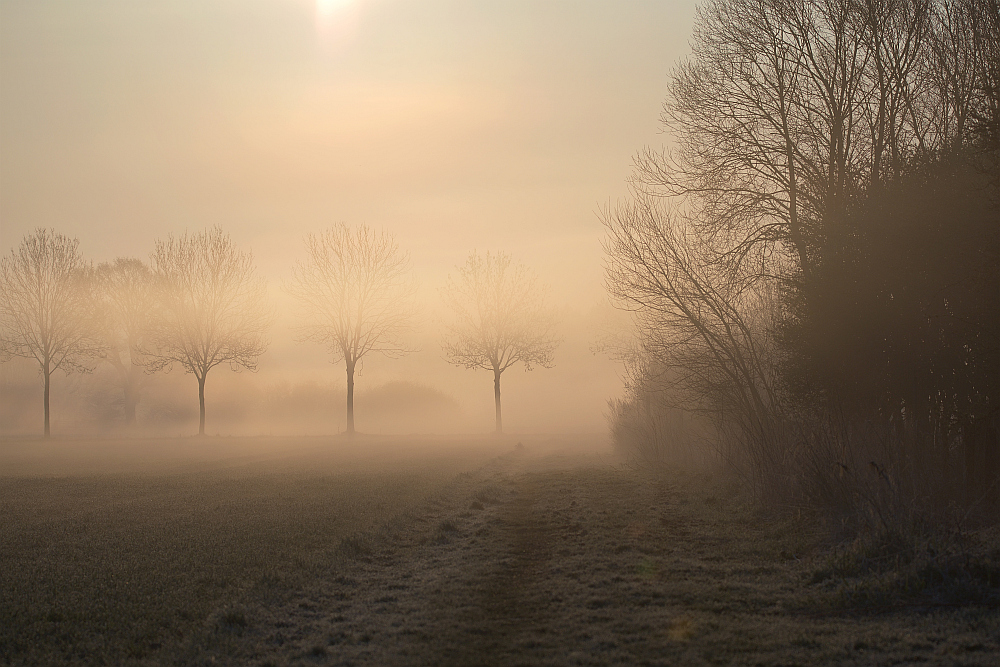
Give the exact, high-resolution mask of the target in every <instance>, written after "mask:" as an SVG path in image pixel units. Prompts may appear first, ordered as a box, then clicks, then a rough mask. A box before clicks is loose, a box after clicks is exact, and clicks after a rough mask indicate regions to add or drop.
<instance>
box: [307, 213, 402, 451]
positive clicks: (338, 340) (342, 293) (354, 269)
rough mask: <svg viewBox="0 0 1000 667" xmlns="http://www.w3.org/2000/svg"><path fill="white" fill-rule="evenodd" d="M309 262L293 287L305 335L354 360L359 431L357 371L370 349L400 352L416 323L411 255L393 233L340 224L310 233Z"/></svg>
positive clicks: (350, 376)
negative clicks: (303, 315) (302, 313)
mask: <svg viewBox="0 0 1000 667" xmlns="http://www.w3.org/2000/svg"><path fill="white" fill-rule="evenodd" d="M306 252H307V253H308V256H307V258H306V260H305V261H303V262H299V263H298V264H297V265H296V266H295V268H294V270H293V273H292V279H291V281H290V282H289V284H288V286H287V290H288V292H289V293H290V294H291V295H292V296H293V297H295V298H296V299H297V300H298V301H299V303H300V304H301V305H302V307H303V310H304V311H305V313H306V320H307V321H306V324H304V325H303V326H302V327H300V329H299V330H300V333H301V340H308V341H313V342H316V343H321V344H323V345H325V346H327V349H328V350H329V351H330V354H331V355H333V361H334V363H337V362H340V361H343V362H345V364H346V366H347V432H348V433H354V372H355V370H356V369H357V366H358V363H360V362H361V361H362V360H363V359H364V358H365V356H367V355H368V354H369V353H370V352H379V353H381V354H383V355H385V356H387V357H398V356H400V355H403V354H405V353H406V352H407V351H408V350H407V349H406V348H405V347H404V346H403V344H402V343H401V342H400V336H401V335H402V334H403V333H404V332H405V331H406V329H407V328H408V326H409V321H410V318H411V317H412V309H411V308H410V306H409V302H410V296H411V295H412V291H413V286H412V282H411V280H410V274H409V257H408V256H407V255H406V254H404V253H401V252H400V251H399V246H398V245H397V244H396V241H395V240H394V239H393V238H392V236H391V235H390V234H388V233H386V232H375V231H373V230H372V229H369V228H368V227H367V226H366V225H361V226H360V227H358V228H357V229H356V230H351V229H350V228H349V227H347V225H345V224H343V223H340V224H337V225H335V226H333V227H331V228H330V229H327V230H326V231H324V232H322V233H320V234H309V235H308V236H307V237H306Z"/></svg>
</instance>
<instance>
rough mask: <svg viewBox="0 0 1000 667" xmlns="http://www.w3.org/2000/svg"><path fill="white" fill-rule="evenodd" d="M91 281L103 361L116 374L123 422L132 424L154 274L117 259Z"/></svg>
mask: <svg viewBox="0 0 1000 667" xmlns="http://www.w3.org/2000/svg"><path fill="white" fill-rule="evenodd" d="M94 279H95V298H96V300H97V303H98V309H97V310H98V335H99V336H100V338H101V339H103V342H104V354H103V355H102V358H103V359H104V360H105V361H107V362H108V363H109V364H111V365H112V366H113V367H114V369H115V371H116V372H117V374H118V382H119V385H120V386H121V390H122V398H123V400H124V404H123V405H124V412H125V422H126V423H128V424H134V423H135V409H136V405H137V404H138V402H139V398H140V392H141V390H142V385H143V380H144V378H145V373H144V372H143V359H142V354H141V352H140V350H141V349H142V348H143V347H147V345H146V344H145V340H144V339H145V338H146V337H147V336H148V335H149V329H150V326H151V324H152V318H151V305H152V304H153V303H154V301H155V290H154V283H153V273H152V272H151V271H150V270H149V267H148V266H147V265H146V264H145V262H143V261H142V260H139V259H131V258H124V257H120V258H118V259H116V260H115V261H114V262H112V263H103V264H100V265H98V267H97V269H96V271H95V275H94Z"/></svg>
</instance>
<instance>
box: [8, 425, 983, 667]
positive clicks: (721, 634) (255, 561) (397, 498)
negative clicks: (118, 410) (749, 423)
mask: <svg viewBox="0 0 1000 667" xmlns="http://www.w3.org/2000/svg"><path fill="white" fill-rule="evenodd" d="M524 442H525V446H524V447H523V448H516V447H515V444H516V441H514V440H497V439H492V438H487V439H479V440H469V439H464V440H463V439H452V440H437V441H432V440H417V439H409V440H402V439H401V440H393V439H389V438H385V439H375V438H368V439H364V438H362V439H359V440H355V441H345V440H340V439H313V440H301V439H300V440H294V441H291V440H268V439H261V440H242V439H232V440H230V439H204V440H197V439H193V440H180V441H166V442H153V441H141V442H128V441H122V442H112V443H86V442H78V441H61V442H58V441H57V442H54V443H41V442H39V441H16V442H8V443H4V445H3V447H4V450H3V453H2V454H0V464H2V465H3V467H2V468H0V469H2V470H3V471H4V474H3V476H2V477H0V503H2V506H3V513H2V516H0V530H2V535H3V542H2V549H0V591H2V592H0V595H2V598H0V662H2V663H4V664H14V665H28V664H76V663H79V664H128V665H257V666H260V667H264V666H270V667H282V666H285V665H327V664H329V665H563V664H579V665H608V664H627V665H631V664H649V665H667V664H747V665H757V664H761V665H792V664H801V665H809V664H851V665H882V664H884V665H890V664H917V663H920V664H937V665H962V664H967V665H993V664H996V659H997V656H998V655H1000V613H998V610H997V607H996V606H995V604H993V603H991V602H990V600H994V601H995V598H991V597H990V595H992V594H993V593H998V592H1000V591H998V590H997V589H996V588H994V589H992V593H990V591H987V595H986V597H983V596H980V597H979V598H977V599H978V602H974V603H969V602H968V601H965V602H957V603H943V604H942V603H940V600H939V598H937V597H934V595H924V594H915V595H899V594H898V591H897V594H895V595H896V597H890V598H888V599H889V601H890V602H893V601H894V602H895V603H894V604H888V605H884V604H872V603H870V601H869V602H864V603H862V604H855V603H854V602H852V600H855V599H857V598H850V595H848V596H847V598H845V592H847V593H853V594H856V593H858V592H859V591H865V590H868V589H870V588H872V587H875V588H878V587H879V586H882V585H883V584H884V583H885V582H884V578H882V579H880V578H878V577H877V576H875V575H873V574H872V573H871V572H867V571H864V570H863V568H861V569H859V568H857V567H846V566H844V563H845V562H846V561H845V559H846V560H850V559H847V557H846V556H845V554H844V553H840V552H837V551H835V550H831V546H832V545H831V542H830V539H829V535H825V534H823V533H822V531H819V530H818V529H816V528H810V527H809V524H807V523H803V522H801V521H797V520H793V519H787V518H786V519H780V518H776V517H775V516H773V515H768V514H765V513H762V512H761V511H760V510H759V508H755V507H753V506H752V505H750V504H748V503H746V502H745V501H744V500H743V498H742V496H741V495H740V494H739V493H738V491H737V487H736V486H735V485H733V484H731V483H729V482H727V481H726V480H724V479H719V478H713V477H711V476H706V475H695V474H691V473H687V474H685V473H682V472H679V471H674V472H671V473H669V474H666V475H660V476H656V477H654V476H650V475H647V474H643V473H641V472H638V471H635V470H631V469H628V468H625V467H622V466H621V465H619V464H617V463H616V462H615V461H614V460H613V459H612V458H610V456H609V454H607V452H604V451H602V450H601V449H600V448H599V447H598V446H596V445H595V444H594V443H580V442H578V441H575V440H572V439H554V440H548V441H544V440H540V439H524ZM36 446H40V447H41V449H38V448H36ZM171 447H173V449H171ZM46 449H47V450H48V451H46ZM167 452H172V453H170V454H169V455H168V454H167ZM59 453H63V454H64V456H63V457H61V458H60V462H59V463H58V464H51V465H50V467H49V469H47V471H46V468H45V465H44V464H45V461H46V460H47V457H48V456H50V455H53V454H59ZM74 470H75V472H74ZM96 470H104V471H105V472H104V473H103V474H97V473H96V472H95V471H96ZM852 553H855V552H847V555H850V554H852ZM970 553H971V552H970ZM977 553H979V554H980V555H979V556H977V557H980V558H985V560H984V561H983V562H984V563H985V565H984V566H985V567H987V568H988V567H990V566H991V562H992V563H993V564H995V560H996V557H997V553H998V552H996V551H992V552H990V551H988V550H987V551H986V552H982V551H981V552H977ZM984 553H985V556H983V555H982V554H984ZM855 555H856V553H855ZM838 568H839V569H838ZM986 581H987V585H989V581H992V580H990V579H988V578H987V580H986ZM848 598H850V599H848Z"/></svg>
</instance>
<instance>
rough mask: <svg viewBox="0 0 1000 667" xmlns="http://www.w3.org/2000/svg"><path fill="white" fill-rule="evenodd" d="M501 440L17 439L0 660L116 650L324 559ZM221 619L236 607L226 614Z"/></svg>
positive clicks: (177, 629)
mask: <svg viewBox="0 0 1000 667" xmlns="http://www.w3.org/2000/svg"><path fill="white" fill-rule="evenodd" d="M510 446H511V445H510V443H506V442H496V441H493V440H485V441H483V440H480V441H474V442H471V443H470V442H463V441H461V440H451V441H437V442H428V441H422V440H418V439H410V440H387V439H378V438H361V439H358V440H354V441H347V440H343V439H336V438H334V439H319V438H315V439H297V440H289V439H245V438H243V439H229V438H219V439H216V438H207V439H183V440H167V441H161V440H137V441H129V440H119V441H107V442H99V441H78V440H53V441H50V442H43V441H38V440H14V441H8V442H4V443H2V445H0V447H2V452H0V508H2V512H0V663H4V664H7V663H11V664H46V663H60V662H76V661H79V662H84V663H88V664H121V663H123V662H126V661H129V660H141V659H144V658H147V657H149V656H152V655H155V654H156V653H157V652H158V651H161V649H163V647H165V646H168V645H176V644H177V643H179V642H183V640H184V639H185V638H186V637H188V636H189V635H190V634H191V633H192V631H194V630H195V629H197V628H200V627H202V626H203V625H204V624H205V623H206V622H209V620H210V618H211V617H212V615H213V614H216V615H217V614H223V616H225V614H227V613H229V612H228V611H227V610H228V607H229V606H230V605H232V604H235V601H237V600H238V599H239V598H240V596H242V595H245V594H246V593H247V592H248V591H253V590H255V589H260V588H261V587H262V586H267V585H271V586H279V587H280V586H286V587H288V586H295V585H298V582H300V581H302V580H303V579H304V578H308V577H309V576H317V575H316V573H317V572H320V571H326V569H328V568H329V567H331V566H334V565H336V564H337V563H338V562H340V561H341V560H343V558H344V554H345V551H346V552H347V553H348V555H350V551H351V549H352V548H355V549H356V548H357V546H358V542H357V535H358V534H361V533H365V532H371V531H373V530H377V529H378V528H380V527H382V526H384V525H386V524H387V523H389V522H391V521H393V520H394V519H398V518H399V517H400V516H402V515H404V514H405V513H406V512H407V511H410V510H412V509H413V508H416V507H419V506H420V504H421V503H422V502H424V501H425V500H426V499H427V498H429V497H432V496H433V495H434V494H437V493H440V492H441V491H442V490H443V489H444V488H445V487H446V486H447V485H448V484H450V483H452V481H453V479H454V477H455V475H456V474H458V473H459V472H461V471H463V470H468V469H474V468H477V467H479V466H480V465H482V463H483V462H484V461H486V460H488V459H489V458H492V457H493V456H495V455H496V454H497V453H498V452H499V450H500V449H501V448H503V449H504V450H506V449H509V447H510ZM228 618H230V620H233V621H234V622H237V621H238V619H237V617H236V616H232V615H230V616H229V617H228Z"/></svg>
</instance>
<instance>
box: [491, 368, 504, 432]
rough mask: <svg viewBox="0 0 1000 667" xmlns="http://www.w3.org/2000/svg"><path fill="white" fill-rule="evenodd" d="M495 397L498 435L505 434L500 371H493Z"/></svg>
mask: <svg viewBox="0 0 1000 667" xmlns="http://www.w3.org/2000/svg"><path fill="white" fill-rule="evenodd" d="M493 396H494V398H495V399H496V404H497V433H503V415H502V414H501V412H500V371H497V370H494V371H493Z"/></svg>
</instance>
